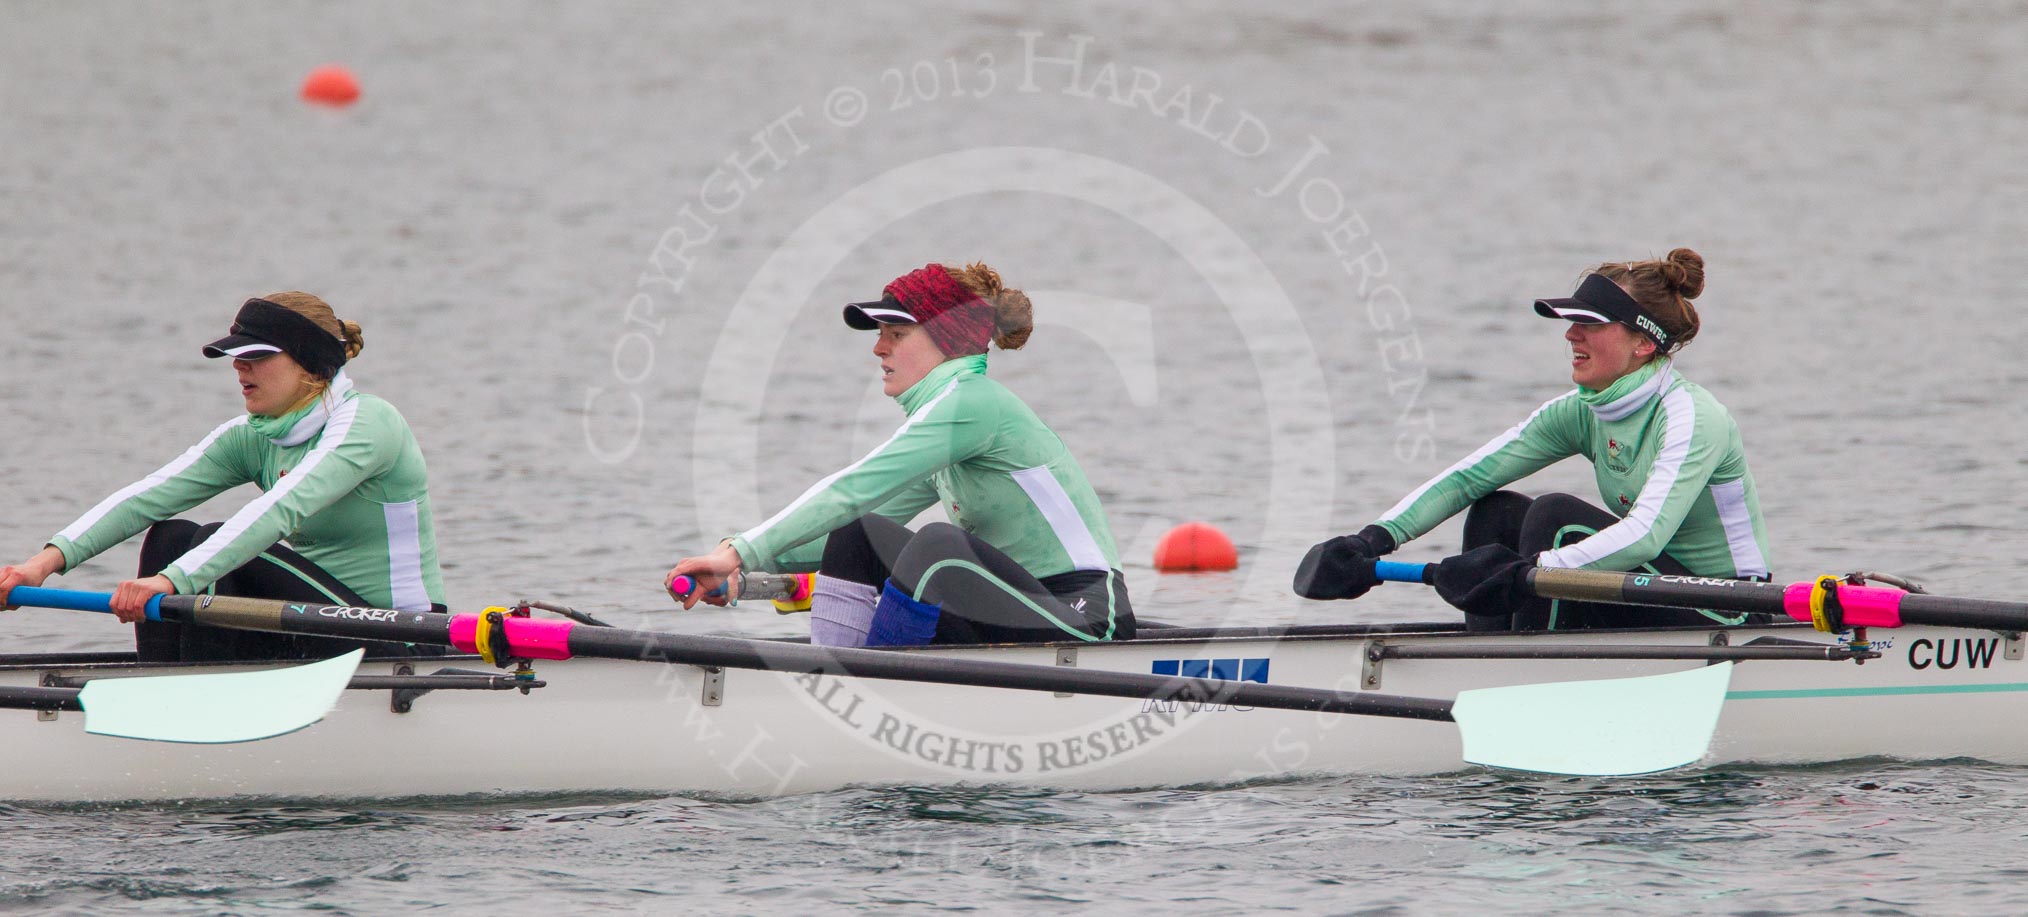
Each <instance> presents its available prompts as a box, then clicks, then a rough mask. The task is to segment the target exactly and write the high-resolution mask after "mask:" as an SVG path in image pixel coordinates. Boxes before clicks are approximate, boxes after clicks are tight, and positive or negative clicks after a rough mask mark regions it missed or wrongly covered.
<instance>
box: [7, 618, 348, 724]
mask: <svg viewBox="0 0 2028 917" xmlns="http://www.w3.org/2000/svg"><path fill="white" fill-rule="evenodd" d="M16 591H17V592H19V591H20V590H16ZM50 591H57V590H50ZM364 655H365V651H364V650H353V651H352V652H350V653H346V654H345V655H343V656H338V657H334V658H331V659H326V660H324V661H323V662H313V663H310V664H308V665H299V666H291V667H288V668H282V669H269V670H267V671H261V672H224V673H216V674H204V675H152V676H143V677H136V678H94V679H92V680H90V681H87V682H85V685H84V687H82V688H39V687H0V707H12V708H16V709H29V710H82V711H84V727H85V731H86V732H89V733H93V734H96V735H103V736H120V737H122V738H128V739H151V740H154V741H157V742H191V743H198V744H205V745H218V744H225V743H228V742H251V741H254V740H256V739H267V738H273V737H275V736H278V735H284V734H286V733H291V732H295V731H296V730H298V729H301V728H303V727H305V726H308V725H310V724H312V723H315V722H317V721H318V720H321V719H323V718H324V714H326V713H329V712H330V711H331V707H332V706H333V705H335V704H337V703H338V696H339V695H340V694H343V693H345V685H346V683H347V682H349V681H351V679H352V673H353V672H354V671H355V670H357V669H358V668H359V659H360V657H362V656H364Z"/></svg>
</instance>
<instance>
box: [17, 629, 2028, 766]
mask: <svg viewBox="0 0 2028 917" xmlns="http://www.w3.org/2000/svg"><path fill="white" fill-rule="evenodd" d="M1716 633H1720V632H1718V631H1706V630H1681V631H1646V632H1616V633H1596V632H1594V633H1575V634H1545V635H1531V636H1526V637H1519V636H1512V635H1507V636H1479V635H1468V634H1458V633H1451V634H1430V633H1400V634H1381V635H1362V636H1338V637H1304V638H1286V637H1285V638H1282V639H1279V640H1277V639H1270V638H1264V637H1225V638H1219V639H1215V640H1192V641H1168V640H1161V639H1146V640H1136V641H1132V642H1124V643H1117V644H1103V645H1085V646H1078V647H1075V648H1070V647H1059V646H1034V647H977V648H963V649H936V650H912V651H910V652H936V653H951V654H955V655H958V656H962V657H966V658H980V659H994V660H1001V661H1010V662H1024V663H1032V664H1037V665H1055V664H1059V654H1060V652H1061V651H1064V650H1070V649H1074V653H1072V654H1071V655H1074V659H1071V660H1068V662H1069V663H1070V664H1074V665H1076V666H1078V667H1080V668H1087V669H1112V670H1118V671H1127V672H1137V673H1148V672H1150V671H1155V670H1159V668H1160V665H1159V664H1160V663H1164V662H1175V663H1178V664H1179V666H1182V667H1183V669H1184V673H1185V674H1188V673H1189V666H1190V663H1192V662H1195V661H1200V660H1206V661H1208V660H1222V661H1230V662H1229V664H1228V663H1227V662H1219V663H1217V665H1218V667H1219V668H1218V671H1220V672H1222V673H1223V674H1227V675H1230V676H1231V677H1248V676H1253V677H1256V678H1258V677H1265V678H1267V679H1268V680H1269V681H1270V683H1273V684H1282V685H1296V686H1302V687H1319V688H1322V687H1329V688H1337V689H1339V690H1347V691H1352V690H1367V689H1368V688H1369V686H1368V685H1366V684H1364V683H1363V682H1364V680H1365V677H1366V675H1367V674H1368V672H1367V670H1366V658H1367V652H1366V651H1367V647H1368V645H1369V643H1370V642H1371V641H1372V640H1375V639H1379V640H1382V641H1384V642H1385V643H1386V644H1389V645H1400V646H1408V645H1432V644H1435V645H1442V646H1448V647H1458V646H1472V645H1490V646H1511V645H1516V644H1524V645H1528V646H1544V645H1562V646H1580V645H1582V646H1597V645H1677V646H1704V645H1708V644H1709V643H1710V641H1711V638H1712V636H1713V635H1714V634H1716ZM1723 633H1724V635H1725V636H1726V637H1727V638H1729V639H1730V641H1731V643H1732V644H1733V645H1740V644H1743V643H1744V642H1745V641H1747V640H1750V639H1753V638H1754V637H1757V636H1769V635H1778V636H1780V637H1784V638H1789V639H1808V640H1813V641H1816V642H1822V643H1831V642H1833V640H1832V639H1831V638H1830V637H1828V636H1826V635H1821V634H1816V633H1814V632H1812V631H1809V630H1808V629H1797V628H1788V627H1783V628H1762V629H1732V630H1729V631H1725V632H1723ZM1158 634H1159V632H1156V635H1158ZM1151 636H1153V635H1151ZM1874 637H1875V643H1876V646H1877V647H1878V648H1879V649H1881V650H1882V651H1883V653H1884V655H1883V657H1882V658H1880V659H1876V660H1873V661H1871V662H1868V663H1866V664H1865V665H1863V666H1862V665H1855V664H1853V663H1851V662H1812V661H1780V662H1748V663H1743V664H1740V665H1738V666H1737V667H1736V669H1735V673H1734V676H1733V681H1732V687H1731V692H1730V695H1729V697H1728V701H1727V703H1726V706H1725V711H1724V714H1723V716H1722V718H1721V719H1720V722H1719V727H1718V733H1717V737H1716V739H1715V740H1714V742H1713V745H1712V750H1711V753H1710V755H1709V756H1708V757H1707V759H1706V761H1707V763H1708V764H1728V763H1738V762H1762V763H1801V762H1822V761H1835V760H1841V759H1849V758H1856V757H1867V756H1888V757H1899V758H1915V759H1936V758H1950V757H1960V756H1962V757H1971V758H1979V759H1984V760H1988V761H1994V762H2000V763H2015V764H2018V763H2028V736H2024V733H2023V732H2022V731H2021V730H2016V729H2011V728H2002V727H2001V725H2000V724H2007V723H2012V722H2018V721H2020V720H2021V719H2022V718H2023V717H2024V716H2028V661H2024V660H2023V659H2021V658H2019V656H2020V655H2021V654H2020V653H2019V652H2018V644H2016V645H2015V646H2014V647H2013V648H2014V649H2015V650H2016V651H2015V652H2012V653H2010V652H2009V649H2010V647H2009V643H2008V641H2007V640H2006V638H2004V637H2003V636H2002V635H1999V634H1995V633H1992V632H1986V631H1963V630H1945V629H1936V628H1920V627H1913V628H1903V629H1900V630H1897V631H1892V632H1887V631H1878V632H1876V633H1875V635H1874ZM2009 655H2012V656H2013V657H2015V658H2008V657H2009ZM1260 660H1267V662H1266V663H1265V664H1264V665H1263V664H1262V663H1260V662H1259V661H1260ZM1249 661H1252V662H1251V663H1249ZM421 663H422V664H421V665H420V666H419V669H420V671H422V672H425V673H427V672H429V671H433V670H434V669H435V668H437V667H438V666H458V667H462V668H466V669H479V668H483V667H484V666H483V664H481V663H479V662H478V661H477V660H474V659H469V658H454V659H448V660H436V659H428V660H422V661H421ZM1205 664H1206V665H1207V666H1209V665H1210V663H1208V662H1207V663H1205ZM1698 664H1700V663H1697V662H1686V661H1656V660H1638V661H1608V660H1483V659H1474V660H1420V659H1389V660H1386V661H1384V662H1383V663H1381V664H1380V666H1379V669H1378V673H1377V674H1378V679H1379V684H1378V690H1379V691H1380V692H1381V693H1387V694H1400V695H1412V696H1425V697H1444V698H1448V697H1453V696H1455V695H1456V694H1457V692H1459V691H1461V690H1465V689H1469V688H1483V687H1497V686H1504V685H1516V684H1529V683H1536V682H1544V681H1568V680H1576V679H1594V678H1615V677H1626V676H1635V675H1652V674H1659V673H1663V672H1673V671H1681V670H1683V669H1686V668H1689V667H1692V666H1695V665H1698ZM392 665H393V664H392V663H386V662H372V663H368V664H367V665H366V666H365V667H363V668H362V669H361V674H390V673H391V671H392ZM225 670H227V669H226V668H223V667H220V668H205V669H196V670H194V671H225ZM161 671H163V670H160V669H148V668H144V667H135V666H131V665H125V666H122V665H101V666H87V665H76V664H73V665H59V664H51V663H49V662H48V661H46V660H45V661H41V662H24V661H23V660H21V659H18V658H13V659H10V658H8V657H0V684H15V685H32V684H36V683H37V682H38V679H40V678H41V677H43V676H44V675H45V674H51V673H54V674H60V675H66V676H73V677H75V676H96V675H105V676H108V677H111V676H124V675H134V674H150V673H160V672H161ZM176 671H178V672H188V671H193V669H189V668H179V669H177V670H176ZM537 674H538V677H540V678H542V679H543V680H545V681H546V682H547V683H548V684H547V686H546V687H543V688H539V689H536V690H535V691H533V692H532V693H530V694H528V695H527V696H522V695H520V694H518V693H513V692H491V691H453V690H445V691H437V692H433V693H431V694H428V695H426V696H424V697H421V698H420V699H418V700H417V701H416V702H415V703H414V706H413V709H412V710H411V712H408V713H394V712H392V711H391V710H390V708H389V701H390V693H389V692H387V691H383V690H372V691H367V690H354V691H348V692H346V694H345V697H344V698H343V699H342V700H341V701H340V703H339V705H338V707H337V708H336V709H335V710H334V711H333V712H332V713H331V714H330V716H328V717H327V718H326V719H325V720H324V721H323V722H321V723H319V724H317V725H315V726H312V727H310V728H308V729H305V730H302V731H300V732H296V733H293V734H290V735H286V736H281V737H279V738H275V739H270V740H266V741H260V742H250V743H245V744H239V745H178V744H169V743H158V742H139V741H132V740H123V739H114V738H106V737H102V736H95V735H89V734H87V733H85V732H84V729H83V716H82V715H81V714H78V713H62V714H54V715H51V714H43V715H38V714H36V713H34V712H30V711H19V710H11V711H0V798H4V799H9V800H19V801H114V800H149V799H180V798H212V797H231V796H261V797H383V798H384V797H399V796H420V795H455V794H469V793H550V792H578V791H626V792H642V793H710V794H729V795H738V796H755V797H761V796H777V795H783V794H793V793H803V792H811V791H821V790H829V789H835V788H838V787H843V786H849V785H859V784H935V783H952V782H964V783H1011V784H1024V785H1044V786H1055V787H1068V788H1080V789H1118V788H1127V787H1143V786H1163V785H1192V784H1210V783H1230V782H1239V781H1246V780H1253V779H1261V778H1281V777H1289V776H1294V775H1305V774H1368V773H1370V774H1420V773H1440V772H1447V771H1456V770H1459V769H1462V768H1463V767H1464V765H1463V764H1461V763H1460V758H1459V742H1458V736H1457V732H1456V729H1455V727H1454V726H1453V725H1452V724H1449V723H1443V722H1427V721H1419V720H1401V719H1387V718H1379V717H1365V716H1344V715H1338V714H1316V713H1298V712H1288V711H1278V710H1257V709H1233V708H1224V707H1199V706H1195V705H1189V704H1170V705H1161V704H1152V703H1148V702H1141V701H1131V700H1120V699H1116V698H1101V697H1081V696H1080V697H1059V696H1054V695H1051V694H1048V693H1039V692H1024V691H1009V690H1000V689H992V688H971V687H951V686H943V685H924V684H914V683H905V682H895V681H871V680H859V679H840V678H835V677H828V676H826V677H817V676H804V677H797V676H789V675H781V674H775V673H770V672H757V671H740V670H735V671H727V672H724V673H722V675H721V676H720V678H722V681H719V682H718V683H716V684H714V683H713V681H712V680H713V676H712V675H711V674H710V673H707V672H705V671H704V670H702V669H698V668H696V667H691V666H664V665H654V664H646V663H638V662H624V661H607V660H590V659H580V660H569V661H563V662H548V663H543V664H541V665H540V666H539V667H538V672H537ZM713 693H715V694H716V695H717V697H716V701H717V702H716V703H710V702H709V698H708V695H710V694H713Z"/></svg>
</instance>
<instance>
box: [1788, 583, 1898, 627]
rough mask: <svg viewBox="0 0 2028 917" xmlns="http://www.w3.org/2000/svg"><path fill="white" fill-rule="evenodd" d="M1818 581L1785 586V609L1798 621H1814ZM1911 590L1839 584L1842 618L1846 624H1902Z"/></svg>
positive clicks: (1865, 625) (1867, 625) (1856, 625)
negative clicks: (1903, 607)
mask: <svg viewBox="0 0 2028 917" xmlns="http://www.w3.org/2000/svg"><path fill="white" fill-rule="evenodd" d="M1816 588H1817V587H1816V584H1815V583H1790V584H1789V586H1788V588H1787V589H1784V590H1782V610H1784V611H1787V612H1788V613H1789V617H1791V618H1794V619H1796V620H1798V621H1811V620H1812V619H1811V617H1810V594H1811V593H1812V592H1814V591H1816ZM1907 594H1908V593H1906V592H1903V591H1901V590H1899V589H1889V588H1887V587H1885V586H1853V585H1847V584H1841V585H1839V586H1838V609H1839V620H1840V621H1841V622H1843V623H1844V625H1845V626H1846V627H1900V626H1901V598H1902V596H1905V595H1907Z"/></svg>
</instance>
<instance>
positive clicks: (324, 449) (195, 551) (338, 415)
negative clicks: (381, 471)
mask: <svg viewBox="0 0 2028 917" xmlns="http://www.w3.org/2000/svg"><path fill="white" fill-rule="evenodd" d="M358 414H359V399H357V398H354V399H352V400H350V401H347V402H345V404H344V405H343V406H341V407H339V408H338V410H336V411H334V412H332V414H331V420H330V421H329V422H328V423H326V424H325V425H324V434H323V435H324V438H323V439H321V440H319V441H318V442H317V448H315V449H312V450H310V454H309V455H306V456H303V461H302V462H300V463H298V464H297V465H296V467H295V468H293V469H291V470H290V471H289V473H288V474H286V475H283V476H282V479H281V480H279V481H276V482H275V486H274V489H272V490H270V491H268V492H267V493H264V494H262V495H260V496H259V497H257V498H255V499H254V501H253V502H252V503H248V504H247V505H245V506H243V507H240V510H239V512H236V513H233V514H232V518H231V519H228V520H226V522H225V524H224V525H222V526H220V527H219V529H218V531H216V532H213V533H211V537H210V538H206V539H204V541H203V542H202V543H200V544H198V545H197V546H196V547H193V548H191V549H190V550H189V551H187V552H185V553H184V555H183V556H182V557H179V558H176V562H175V563H174V564H171V566H173V567H175V568H176V569H178V570H181V571H183V575H184V576H189V575H191V574H192V573H195V572H196V571H197V569H198V568H199V567H202V566H204V565H205V564H206V563H209V562H210V561H211V559H212V558H213V557H216V556H218V552H220V551H222V550H224V549H225V547H226V546H227V545H230V544H232V542H233V540H234V539H237V538H238V537H239V536H241V535H244V534H246V530H247V529H249V528H252V527H253V524H254V523H255V522H257V521H259V520H260V518H261V517H262V516H265V515H267V513H268V510H270V509H273V508H274V506H275V504H276V503H279V502H281V499H282V498H283V497H286V496H288V495H289V491H291V490H294V489H295V488H296V485H297V484H299V483H301V482H302V481H303V480H304V479H305V478H308V477H309V476H310V473H311V472H312V471H315V470H316V468H317V463H318V462H321V461H323V460H324V457H325V456H327V455H330V454H331V453H332V452H333V451H334V450H336V449H337V448H338V446H339V445H340V444H342V443H344V442H345V435H346V434H347V433H350V432H352V420H353V418H354V417H356V416H358ZM283 537H285V538H286V537H288V534H287V533H283ZM262 547H266V545H262Z"/></svg>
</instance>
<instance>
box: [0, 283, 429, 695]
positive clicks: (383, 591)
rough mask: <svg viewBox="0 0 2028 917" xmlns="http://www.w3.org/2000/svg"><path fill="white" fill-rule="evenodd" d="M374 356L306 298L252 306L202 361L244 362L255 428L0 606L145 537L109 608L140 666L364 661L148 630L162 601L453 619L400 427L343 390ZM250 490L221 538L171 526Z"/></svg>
mask: <svg viewBox="0 0 2028 917" xmlns="http://www.w3.org/2000/svg"><path fill="white" fill-rule="evenodd" d="M363 347H365V338H364V337H363V336H362V334H361V332H360V329H359V326H358V325H357V324H354V323H352V322H341V321H339V320H338V317H337V316H336V315H334V314H332V312H331V307H330V306H329V305H326V304H325V303H324V301H323V300H321V299H319V298H317V297H315V296H312V295H310V294H308V293H300V292H290V293H275V294H272V295H269V296H266V297H262V298H258V299H249V300H247V301H246V304H245V305H244V306H242V307H241V308H240V310H239V314H238V315H237V316H236V317H235V319H234V321H233V325H232V329H231V331H230V333H229V334H227V335H226V336H225V337H223V338H220V339H219V340H217V341H213V342H212V343H210V344H208V345H206V346H205V347H204V355H205V356H207V357H212V358H219V357H231V358H232V366H233V369H234V370H235V371H236V372H237V373H238V375H239V388H240V397H241V399H242V401H243V402H244V403H245V406H246V413H245V414H243V415H241V416H238V417H234V418H233V419H231V420H229V421H226V422H225V423H224V424H221V425H220V426H219V427H218V428H217V429H215V430H212V431H211V433H210V435H208V436H206V437H205V438H204V439H203V440H202V441H200V442H198V443H197V445H195V446H192V447H191V448H190V449H189V450H188V451H186V452H184V453H183V454H182V455H181V456H179V457H178V458H177V459H176V460H175V461H172V462H170V463H169V464H167V465H164V466H162V467H161V468H160V469H158V470H156V471H155V472H154V473H153V474H150V475H148V476H147V477H145V478H142V479H141V480H140V481H137V482H135V483H134V484H132V485H130V486H128V487H126V488H125V489H122V490H121V491H119V492H118V493H115V494H113V495H112V496H110V497H107V498H106V499H105V500H104V501H102V502H100V503H99V504H98V505H97V506H95V507H93V508H92V509H91V511H90V512H87V513H85V514H84V515H83V516H82V517H80V518H79V519H78V520H77V521H76V522H73V523H71V524H70V525H69V526H68V527H66V528H65V529H64V530H63V531H62V532H61V533H59V534H57V535H56V536H55V537H54V538H51V539H50V540H49V544H48V546H46V547H44V548H43V549H42V551H41V552H40V553H38V554H36V555H35V556H33V557H31V558H29V559H28V560H25V561H23V562H21V563H18V564H14V565H11V566H7V567H0V605H4V604H5V602H6V598H7V594H8V592H9V591H11V590H12V589H13V588H14V587H15V586H22V585H26V586H39V585H41V584H42V581H43V580H44V579H46V578H47V577H48V576H49V575H50V574H52V573H62V572H68V571H70V570H73V569H76V568H77V566H78V565H79V564H82V563H84V562H85V561H86V560H89V559H91V558H92V557H93V556H94V555H97V554H99V553H100V552H102V551H105V550H106V549H107V548H110V547H112V546H113V545H116V544H119V543H120V542H122V541H125V540H127V539H128V538H131V537H133V536H134V535H135V534H137V533H139V532H141V531H142V530H143V529H146V530H147V532H148V536H147V538H146V539H145V540H144V541H143V543H142V546H141V569H140V573H139V576H138V577H137V578H136V579H130V580H127V581H126V582H123V583H121V584H120V585H119V588H118V589H117V590H116V591H115V592H114V593H113V601H112V606H113V610H114V612H115V613H116V614H118V615H119V618H120V620H122V621H127V622H130V623H134V624H135V625H136V630H135V639H136V643H137V644H138V646H139V650H140V657H141V659H142V660H143V661H151V662H153V661H174V660H184V661H195V660H219V659H300V658H315V657H328V656H334V655H337V654H339V653H342V652H345V651H347V650H349V649H352V648H354V647H358V646H361V645H362V644H360V643H358V642H356V641H348V640H337V639H331V638H323V637H313V636H305V635H289V634H268V633H257V632H253V631H236V630H227V629H223V628H215V627H203V626H197V625H179V624H174V623H169V622H159V621H147V620H144V619H143V617H142V616H143V614H144V613H145V610H146V606H147V603H148V600H149V599H151V598H153V597H154V596H157V595H168V594H176V593H180V594H185V595H189V594H195V593H199V592H211V593H213V594H218V595H238V596H248V597H256V598H274V599H289V600H295V601H304V602H320V603H335V604H340V605H356V606H367V607H373V608H395V609H400V610H403V611H429V610H431V609H432V608H434V609H437V610H442V608H443V595H444V590H443V582H442V576H441V575H440V574H439V572H438V569H437V546H436V533H435V525H434V523H433V521H432V519H431V514H430V499H429V472H428V469H427V468H426V467H425V466H424V464H423V456H422V450H421V448H420V447H418V446H417V445H416V441H415V436H414V435H413V434H411V433H410V432H409V428H408V423H407V422H406V421H404V420H403V419H402V416H401V414H400V413H399V412H397V411H396V410H395V409H394V406H393V405H390V404H388V403H387V402H386V401H383V400H381V399H379V398H377V397H375V396H372V395H367V394H362V393H360V392H358V391H356V390H355V389H353V387H352V382H351V380H350V379H348V378H347V377H346V375H345V371H344V367H345V363H346V361H347V360H349V359H350V358H352V357H355V356H358V355H359V351H360V350H361V349H362V348H363ZM247 483H252V484H254V485H256V486H258V487H259V488H260V489H261V490H263V491H265V493H264V494H263V495H262V496H261V497H259V498H257V499H255V500H254V501H253V502H251V503H248V504H247V505H246V506H245V507H244V508H243V509H241V510H240V511H239V512H238V513H235V514H234V515H233V516H232V518H231V519H228V520H227V521H225V522H224V523H213V524H211V525H207V526H199V525H198V524H196V523H194V522H191V521H189V520H185V519H174V518H171V517H173V516H175V515H176V514H177V513H181V512H183V511H185V510H188V509H190V508H192V507H194V506H197V505H198V504H200V503H202V502H204V501H205V500H207V499H210V498H211V497H213V496H215V495H217V494H219V493H222V492H224V491H226V490H229V489H231V488H233V487H236V486H238V485H240V484H247ZM283 539H286V540H287V544H282V543H281V540H283ZM365 646H366V647H367V649H368V651H369V653H372V654H375V655H412V654H414V652H415V651H414V650H412V649H411V648H409V647H406V646H404V645H401V644H387V643H369V644H365Z"/></svg>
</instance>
